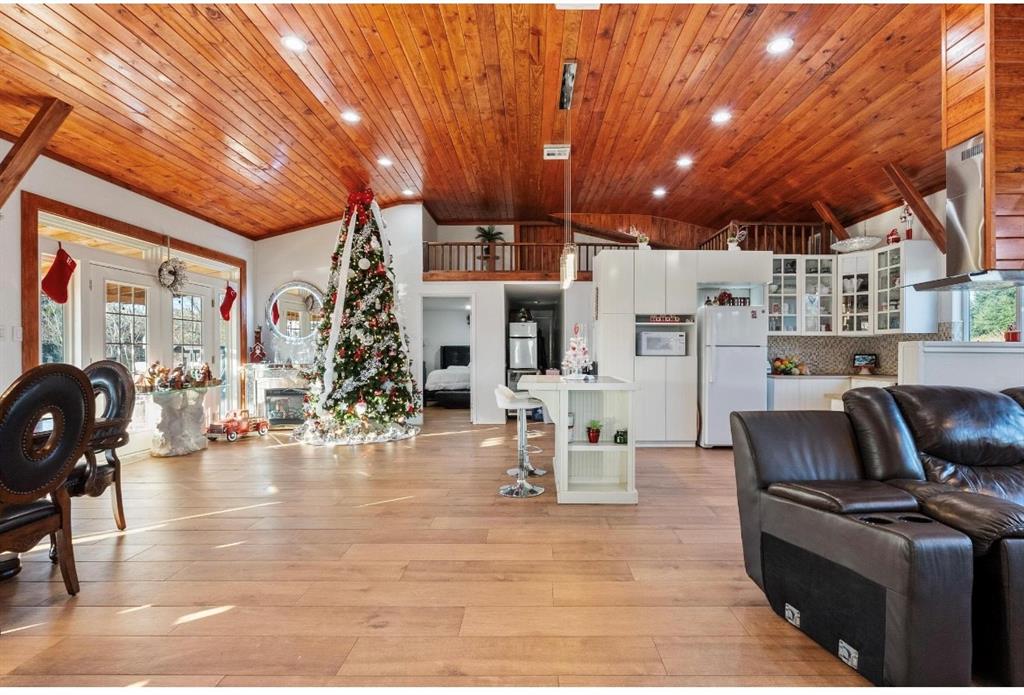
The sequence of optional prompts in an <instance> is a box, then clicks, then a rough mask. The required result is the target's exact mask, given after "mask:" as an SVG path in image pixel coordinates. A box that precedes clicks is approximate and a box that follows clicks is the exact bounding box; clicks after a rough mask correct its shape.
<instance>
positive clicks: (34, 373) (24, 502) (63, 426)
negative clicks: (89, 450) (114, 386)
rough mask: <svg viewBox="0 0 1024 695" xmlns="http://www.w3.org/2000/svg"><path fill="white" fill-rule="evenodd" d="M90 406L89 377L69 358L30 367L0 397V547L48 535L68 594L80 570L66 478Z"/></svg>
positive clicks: (26, 544) (19, 548) (85, 434)
mask: <svg viewBox="0 0 1024 695" xmlns="http://www.w3.org/2000/svg"><path fill="white" fill-rule="evenodd" d="M94 409H95V397H94V396H93V390H92V386H91V385H90V384H89V379H88V378H87V377H86V376H85V373H84V372H83V371H82V370H80V369H78V368H77V367H73V366H71V365H68V364H45V365H42V366H39V367H35V368H34V369H31V370H29V371H28V372H26V373H25V374H22V375H21V376H20V377H19V378H18V379H17V380H16V381H15V382H14V383H13V384H11V386H10V387H9V388H8V389H7V391H5V392H4V394H3V395H2V396H0V551H5V552H17V553H24V552H28V551H29V550H31V549H32V548H34V547H35V545H36V544H37V543H38V542H39V541H40V540H42V539H43V538H45V537H46V536H47V535H48V534H50V535H51V536H52V537H54V538H55V539H56V543H57V559H58V563H59V565H60V572H61V576H62V577H63V578H64V586H65V587H66V588H67V590H68V593H69V594H71V595H74V594H77V593H78V574H77V572H76V571H75V555H74V549H73V548H72V545H71V499H70V497H69V496H68V492H67V488H66V486H65V483H66V481H67V478H68V474H69V473H70V472H71V469H72V468H73V467H74V465H75V462H76V461H78V459H79V458H81V456H82V452H83V451H84V450H85V447H86V444H87V443H88V441H89V438H90V437H91V436H92V429H93V413H94ZM47 496H49V499H47Z"/></svg>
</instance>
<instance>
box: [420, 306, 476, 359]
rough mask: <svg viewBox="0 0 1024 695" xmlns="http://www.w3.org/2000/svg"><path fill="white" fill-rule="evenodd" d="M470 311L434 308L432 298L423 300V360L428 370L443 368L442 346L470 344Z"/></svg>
mask: <svg viewBox="0 0 1024 695" xmlns="http://www.w3.org/2000/svg"><path fill="white" fill-rule="evenodd" d="M468 317H469V311H466V310H465V309H461V310H460V309H432V308H431V306H430V299H429V298H426V299H424V302H423V362H424V364H425V365H426V368H427V372H430V371H431V370H433V369H440V368H441V347H442V346H444V345H469V322H468V321H467V320H466V319H467V318H468Z"/></svg>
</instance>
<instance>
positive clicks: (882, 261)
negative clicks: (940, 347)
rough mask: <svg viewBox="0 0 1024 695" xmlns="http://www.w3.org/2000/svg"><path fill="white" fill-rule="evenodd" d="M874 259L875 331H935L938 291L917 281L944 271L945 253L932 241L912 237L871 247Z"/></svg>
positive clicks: (934, 276) (941, 274)
mask: <svg viewBox="0 0 1024 695" xmlns="http://www.w3.org/2000/svg"><path fill="white" fill-rule="evenodd" d="M870 253H872V254H873V255H874V263H875V273H874V279H875V292H874V302H875V306H874V317H875V333H934V332H936V331H937V330H938V320H939V316H938V301H937V298H938V295H937V294H936V293H934V292H918V291H917V290H915V289H914V287H913V286H914V284H915V283H918V282H923V281H925V280H934V279H936V278H940V277H942V276H943V275H944V274H945V270H944V265H945V262H944V257H943V255H942V253H941V252H940V251H939V250H938V248H937V247H936V246H935V244H933V243H932V242H931V241H928V240H923V239H913V240H910V241H902V242H900V243H898V244H892V245H890V246H885V247H881V248H877V249H872V250H871V251H870Z"/></svg>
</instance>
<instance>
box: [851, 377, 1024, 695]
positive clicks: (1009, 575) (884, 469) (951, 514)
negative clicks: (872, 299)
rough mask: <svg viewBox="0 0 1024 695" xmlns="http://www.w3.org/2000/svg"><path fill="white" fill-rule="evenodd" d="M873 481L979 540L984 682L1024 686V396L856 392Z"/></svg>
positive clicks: (918, 389)
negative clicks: (896, 490)
mask: <svg viewBox="0 0 1024 695" xmlns="http://www.w3.org/2000/svg"><path fill="white" fill-rule="evenodd" d="M843 401H844V405H845V409H846V412H847V413H848V415H849V416H850V419H851V422H852V423H853V425H854V429H855V431H856V433H857V438H858V441H859V444H860V446H861V449H862V451H863V452H866V461H867V468H868V470H869V474H870V477H873V478H875V479H877V480H884V481H885V482H886V483H887V484H888V485H890V486H893V487H897V488H899V489H901V490H903V491H906V492H908V493H910V494H912V495H913V496H914V497H915V498H916V499H917V500H918V502H919V504H920V506H921V510H922V512H923V513H924V514H925V515H927V516H929V517H930V518H932V519H935V520H936V521H939V522H941V523H943V524H945V525H947V526H949V527H951V528H955V529H958V530H959V531H961V532H963V533H964V534H966V535H967V536H968V537H970V539H971V541H972V545H973V554H974V558H975V559H974V578H975V579H974V588H973V643H974V649H973V651H974V672H975V674H976V676H977V677H979V678H980V679H982V680H985V681H994V682H997V683H1001V684H1005V685H1024V388H1015V389H1009V390H1007V391H1006V392H1004V393H1003V394H999V393H994V392H991V391H984V390H981V389H970V388H954V387H943V386H895V387H890V388H888V389H877V388H866V389H855V390H852V391H848V392H847V393H846V394H845V395H844V397H843Z"/></svg>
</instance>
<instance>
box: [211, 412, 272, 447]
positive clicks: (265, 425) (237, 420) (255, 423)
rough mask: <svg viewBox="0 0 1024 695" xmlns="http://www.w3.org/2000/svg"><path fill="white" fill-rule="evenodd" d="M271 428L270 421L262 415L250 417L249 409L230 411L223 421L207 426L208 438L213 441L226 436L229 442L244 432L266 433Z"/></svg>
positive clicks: (235, 439) (261, 434)
mask: <svg viewBox="0 0 1024 695" xmlns="http://www.w3.org/2000/svg"><path fill="white" fill-rule="evenodd" d="M269 430H270V422H269V421H268V420H267V419H266V418H262V417H250V416H249V411H248V410H239V411H236V412H233V413H230V414H229V415H228V416H227V417H226V418H224V420H222V421H221V422H213V423H210V426H209V427H207V428H206V438H207V439H209V440H210V441H211V442H212V441H216V440H217V439H220V438H221V437H224V439H226V440H228V441H229V442H234V441H237V440H238V438H239V436H241V435H243V434H258V435H259V436H261V437H262V436H263V435H265V434H266V433H267V432H268V431H269Z"/></svg>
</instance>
